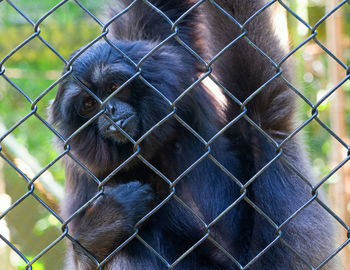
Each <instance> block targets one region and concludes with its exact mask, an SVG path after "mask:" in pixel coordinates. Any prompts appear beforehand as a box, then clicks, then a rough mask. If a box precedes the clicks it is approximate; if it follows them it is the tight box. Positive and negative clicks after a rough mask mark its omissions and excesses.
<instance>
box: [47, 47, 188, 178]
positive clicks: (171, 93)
mask: <svg viewBox="0 0 350 270" xmlns="http://www.w3.org/2000/svg"><path fill="white" fill-rule="evenodd" d="M117 46H118V47H119V48H120V49H121V50H122V51H123V52H124V53H125V54H126V55H128V56H129V57H130V58H131V59H132V60H133V61H134V62H136V63H137V62H139V61H140V60H141V59H142V58H143V57H144V56H145V55H146V54H147V53H148V52H149V51H150V50H151V49H152V48H153V47H154V45H150V44H148V43H146V42H132V43H127V42H125V43H121V42H119V43H118V44H117ZM169 51H170V52H171V50H169V48H167V49H166V50H164V51H162V50H160V51H158V52H156V53H154V54H152V55H151V56H150V57H149V58H147V59H146V60H145V61H144V62H143V64H142V65H141V71H140V70H136V68H135V66H134V65H133V64H132V63H131V62H130V61H127V60H126V59H125V57H123V55H121V54H120V53H118V52H117V51H116V50H115V49H113V48H112V47H111V46H109V45H108V44H106V43H99V44H95V45H94V46H92V47H90V48H89V49H88V50H87V51H85V52H84V53H82V54H81V55H80V56H79V57H78V58H77V59H76V60H75V61H74V63H73V64H72V73H71V74H70V75H68V76H67V77H66V79H65V80H64V81H63V82H62V83H61V84H60V86H59V90H58V93H57V96H56V99H55V100H54V102H53V104H52V106H51V107H50V111H49V114H50V118H51V122H53V123H55V124H56V125H57V126H58V130H59V132H60V133H61V135H62V136H63V138H65V139H68V141H67V142H64V143H66V145H68V144H69V146H70V148H71V153H72V154H73V155H75V156H76V157H77V158H78V159H79V160H81V161H83V163H84V164H85V165H86V166H87V167H88V168H89V169H90V170H92V171H93V172H95V173H100V172H110V171H111V170H113V169H115V168H116V167H117V166H118V165H119V164H120V163H121V162H122V161H124V160H126V159H127V158H128V157H129V156H131V155H132V154H133V153H134V152H135V151H136V150H137V147H138V146H139V147H140V148H141V151H143V153H144V154H145V155H146V157H147V156H148V157H150V156H152V155H154V153H156V151H157V149H159V148H160V147H162V146H165V145H166V142H167V141H169V140H171V139H173V138H174V136H177V132H176V123H175V122H176V121H174V119H172V118H170V117H169V119H167V117H168V116H169V115H170V114H171V113H172V111H173V108H172V106H171V102H172V101H174V100H175V99H176V98H177V97H178V96H179V95H180V94H181V93H182V91H183V90H184V89H185V87H184V86H183V85H184V84H189V82H188V81H189V79H188V77H189V76H188V75H186V74H191V73H190V72H191V71H190V72H188V71H187V70H186V63H181V64H180V63H177V62H179V61H180V60H179V57H177V56H176V54H175V53H169ZM65 72H67V70H65ZM140 75H141V76H140ZM186 80H187V82H186V83H184V82H185V81H186ZM185 110H186V109H185ZM164 119H166V121H163V120H164ZM151 129H152V131H151V132H149V130H151ZM146 133H147V136H145V137H143V135H145V134H146ZM140 138H142V139H141V140H140V141H138V140H139V139H140ZM135 145H136V146H135Z"/></svg>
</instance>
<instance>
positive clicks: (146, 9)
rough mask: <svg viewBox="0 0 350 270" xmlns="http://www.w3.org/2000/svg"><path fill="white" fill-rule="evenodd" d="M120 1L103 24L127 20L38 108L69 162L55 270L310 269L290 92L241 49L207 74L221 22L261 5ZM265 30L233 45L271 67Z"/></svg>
mask: <svg viewBox="0 0 350 270" xmlns="http://www.w3.org/2000/svg"><path fill="white" fill-rule="evenodd" d="M131 2H132V1H127V0H120V1H116V3H115V4H116V8H115V14H118V13H119V12H121V11H122V10H124V9H127V11H126V12H125V13H124V14H122V13H119V16H116V18H115V19H114V20H113V23H111V24H110V25H109V27H108V28H109V29H110V32H111V34H110V36H109V38H108V39H107V40H104V41H100V42H97V43H95V44H93V45H92V46H89V47H88V48H82V49H79V50H78V51H76V52H74V53H73V54H72V56H71V66H67V67H66V68H65V70H64V74H66V76H65V78H64V79H63V80H62V82H61V83H60V85H59V89H58V92H57V95H56V98H55V99H54V101H53V103H52V104H51V106H50V108H49V117H50V122H51V123H52V124H54V125H55V126H56V127H57V130H58V131H59V133H60V135H61V139H60V140H59V141H60V142H59V145H63V147H64V149H65V150H66V151H67V152H68V154H67V155H66V156H65V158H64V166H65V171H66V183H65V190H66V196H65V201H64V205H63V206H62V209H63V210H62V215H63V217H64V218H65V219H67V220H69V222H67V230H68V235H69V236H70V239H71V240H72V241H69V242H70V243H69V248H68V253H67V260H66V269H96V268H97V267H103V269H113V270H118V269H123V270H126V269H157V270H158V269H160V270H161V269H169V268H171V269H181V270H185V269H191V270H192V269H201V270H216V269H217V270H219V269H228V270H231V269H232V270H236V269H242V268H243V267H247V269H251V270H265V269H266V270H267V269H269V270H271V269H276V270H277V269H278V270H280V269H285V270H303V269H310V265H312V266H313V267H317V266H318V265H320V264H321V263H322V261H323V260H325V259H326V258H327V256H329V255H330V253H331V250H332V233H330V232H329V227H330V224H331V223H330V220H329V218H328V216H327V213H326V211H325V210H323V208H322V207H320V206H319V205H318V204H317V202H316V201H315V200H314V199H313V198H314V197H317V196H318V194H317V191H315V190H313V189H312V187H311V186H309V185H307V184H306V183H305V182H304V181H303V179H302V177H301V175H307V178H308V179H312V176H311V175H310V172H309V171H310V169H309V165H308V161H307V159H306V158H305V154H304V153H303V151H302V146H301V144H300V142H299V141H298V140H297V139H296V138H294V137H292V138H290V139H288V140H287V141H285V139H286V138H287V137H288V135H289V134H290V133H291V132H293V130H294V124H293V111H294V104H293V96H292V93H291V91H290V90H289V89H288V87H287V86H286V84H285V83H284V80H283V79H282V77H281V76H275V77H274V75H275V74H276V73H278V72H277V71H279V70H278V68H276V66H274V65H271V63H270V62H269V61H268V60H267V59H266V57H265V56H264V55H263V54H260V53H259V52H258V51H257V50H255V49H254V48H253V47H251V44H249V42H247V40H246V39H243V38H242V39H239V40H238V41H237V42H235V43H234V44H233V45H232V46H230V47H229V48H228V49H227V50H226V51H225V52H224V53H223V54H222V55H221V56H219V57H217V59H216V60H215V61H214V62H213V64H212V65H211V66H209V65H208V64H207V63H208V62H209V61H210V59H212V58H213V57H215V55H216V54H218V53H219V51H220V50H221V49H222V48H224V47H225V46H226V45H227V44H229V43H230V42H231V41H232V40H233V39H234V38H236V37H238V36H239V35H240V34H241V31H242V29H241V28H240V27H239V26H237V25H235V24H234V23H233V22H232V19H231V18H230V17H229V16H228V15H230V16H232V17H234V18H236V20H237V21H238V22H239V23H240V24H243V23H244V22H245V21H246V20H247V19H248V18H250V16H252V15H253V14H254V13H255V12H257V11H258V10H259V9H260V8H262V7H263V5H264V4H265V3H266V2H265V1H263V0H249V1H238V0H227V1H220V2H217V3H216V2H215V1H206V2H204V3H201V4H200V5H198V6H196V5H197V3H198V2H197V1H192V0H187V1H180V0H174V1H165V0H152V1H136V2H133V5H131V6H129V5H130V4H131ZM220 7H221V8H222V9H224V10H225V11H226V12H227V14H228V15H227V14H221V12H220ZM165 16H166V17H165ZM270 17H271V14H270V13H269V10H268V9H267V10H265V11H264V12H262V13H261V14H259V16H256V19H253V20H251V21H249V22H248V23H247V25H246V31H247V33H246V36H247V37H248V38H249V39H251V40H252V41H253V42H254V43H255V44H256V46H258V47H261V48H262V49H263V50H264V52H265V53H266V55H269V56H270V57H271V59H274V60H275V61H278V60H279V59H281V57H282V56H283V55H284V54H285V52H284V50H283V49H282V48H281V46H280V45H279V43H278V39H277V38H276V37H275V35H274V34H273V32H272V26H271V23H270ZM171 22H172V23H174V22H176V23H174V24H172V23H171ZM276 70H277V71H276ZM203 72H204V73H205V72H208V73H210V74H211V75H212V76H213V78H214V79H215V81H216V83H217V84H218V85H219V86H220V88H221V90H219V91H221V95H219V94H218V93H215V92H213V91H211V89H209V88H208V87H206V86H205V85H203V84H202V78H204V77H203V76H202V75H201V74H203ZM282 74H283V76H284V78H289V77H290V69H289V68H288V67H287V68H285V70H283V73H282ZM272 77H273V78H274V79H271V78H272ZM267 81H269V82H270V83H268V84H266V85H265V83H266V82H267ZM263 85H264V87H263V88H262V90H260V91H259V93H256V92H255V91H258V90H259V89H260V87H261V86H263ZM225 90H226V91H225ZM219 96H220V97H221V98H223V99H224V102H223V101H222V100H220V98H219ZM250 97H251V98H250ZM246 100H248V102H245V103H244V104H243V102H244V101H246ZM281 143H282V145H281V146H280V144H281ZM276 145H277V146H276ZM78 161H79V162H78ZM290 163H291V164H293V166H294V167H295V168H296V170H298V171H300V173H299V174H298V173H296V170H293V168H292V167H291V166H288V164H290ZM300 208H302V210H301V211H300V213H299V212H298V209H300ZM146 215H147V217H145V216H146ZM290 217H292V218H290ZM140 220H141V221H142V222H140ZM135 232H137V237H136V236H135ZM293 250H294V251H295V252H293ZM189 251H190V252H189ZM325 267H327V265H326V266H325ZM325 267H324V269H328V268H325Z"/></svg>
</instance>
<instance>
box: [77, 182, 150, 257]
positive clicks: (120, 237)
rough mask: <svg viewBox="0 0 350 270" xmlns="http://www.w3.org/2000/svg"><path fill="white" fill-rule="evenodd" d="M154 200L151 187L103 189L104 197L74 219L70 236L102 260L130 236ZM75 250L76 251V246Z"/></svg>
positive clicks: (125, 186) (121, 185)
mask: <svg viewBox="0 0 350 270" xmlns="http://www.w3.org/2000/svg"><path fill="white" fill-rule="evenodd" d="M153 198H154V195H153V192H152V189H151V187H150V186H149V185H146V184H145V185H144V184H141V183H140V182H138V181H134V182H130V183H127V184H120V185H118V186H115V187H105V190H104V192H103V194H102V195H101V196H100V197H99V198H98V199H96V200H95V201H94V202H93V203H92V205H91V206H90V207H89V208H87V210H86V211H85V213H83V214H82V215H81V216H80V217H77V218H78V220H76V221H75V222H74V226H72V236H73V237H74V238H75V239H76V240H77V241H78V242H79V243H80V244H81V245H82V246H83V247H84V248H85V249H87V250H88V251H89V252H90V253H91V254H92V255H93V256H94V257H95V258H96V259H98V260H101V259H103V258H105V257H106V256H108V255H109V254H110V252H112V251H113V250H114V249H115V248H116V247H118V245H120V244H121V243H122V242H123V241H124V240H126V239H127V237H128V236H130V235H131V234H132V230H133V227H134V225H135V224H136V222H137V221H138V220H140V219H141V218H142V217H143V216H144V215H145V214H147V212H148V211H150V210H151V207H152V201H153ZM74 248H75V249H79V248H78V245H74ZM80 249H81V248H80ZM77 251H78V250H77ZM79 253H81V252H79Z"/></svg>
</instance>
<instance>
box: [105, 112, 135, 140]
mask: <svg viewBox="0 0 350 270" xmlns="http://www.w3.org/2000/svg"><path fill="white" fill-rule="evenodd" d="M137 123H138V121H137V117H136V115H135V114H127V115H123V116H122V117H120V118H119V119H117V120H114V124H111V123H110V122H109V123H108V124H106V125H105V129H104V133H105V136H106V137H108V138H110V139H112V140H114V141H116V142H119V143H126V142H129V139H128V138H127V136H126V135H125V134H123V132H122V131H121V130H120V129H119V128H118V127H120V128H121V129H122V130H123V131H124V132H125V133H127V134H128V135H129V136H130V137H132V138H134V137H135V136H136V134H137V131H138V124H137Z"/></svg>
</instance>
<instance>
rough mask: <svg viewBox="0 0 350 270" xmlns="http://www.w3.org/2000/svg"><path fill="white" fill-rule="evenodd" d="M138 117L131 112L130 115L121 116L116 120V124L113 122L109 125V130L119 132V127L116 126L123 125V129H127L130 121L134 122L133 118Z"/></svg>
mask: <svg viewBox="0 0 350 270" xmlns="http://www.w3.org/2000/svg"><path fill="white" fill-rule="evenodd" d="M134 118H136V116H135V115H134V114H130V115H125V116H123V117H121V118H120V119H118V120H116V121H115V122H114V123H115V125H114V124H111V125H110V126H109V127H108V131H109V132H119V129H118V128H117V127H116V126H119V127H121V128H122V129H123V130H124V129H125V127H126V126H127V125H128V123H129V122H132V120H133V119H134Z"/></svg>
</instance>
